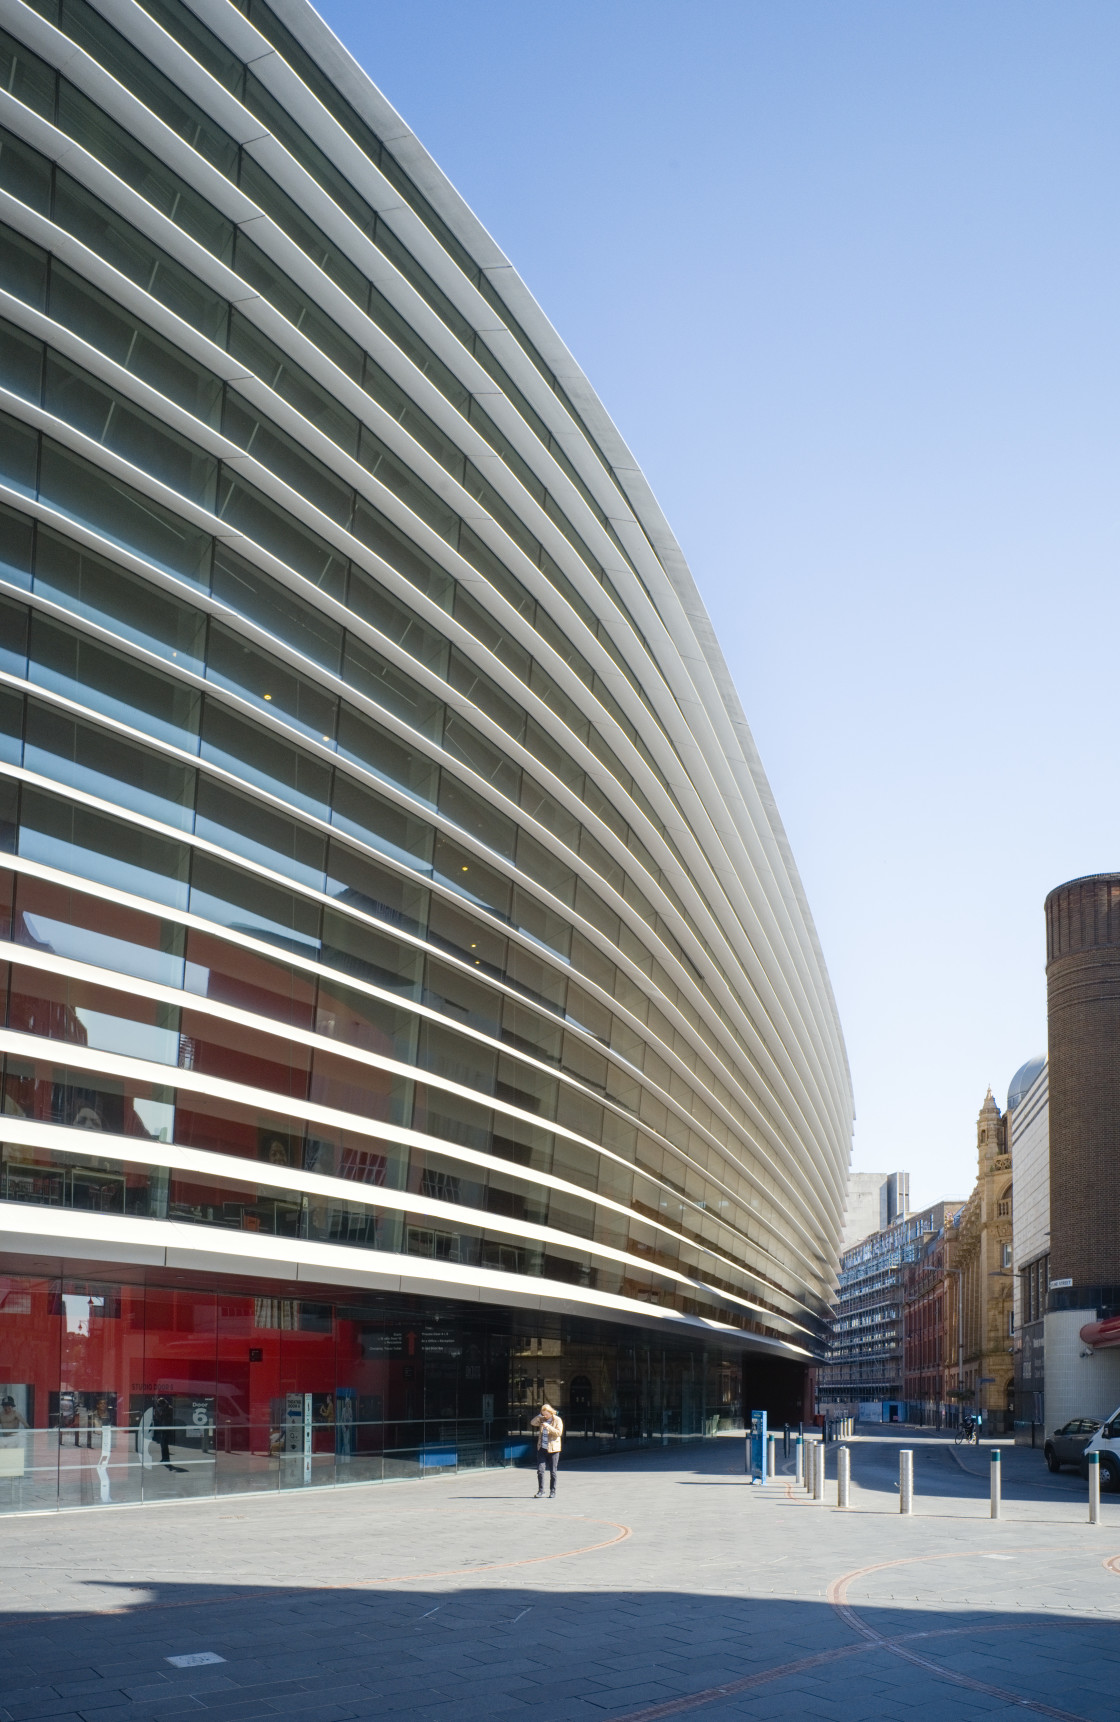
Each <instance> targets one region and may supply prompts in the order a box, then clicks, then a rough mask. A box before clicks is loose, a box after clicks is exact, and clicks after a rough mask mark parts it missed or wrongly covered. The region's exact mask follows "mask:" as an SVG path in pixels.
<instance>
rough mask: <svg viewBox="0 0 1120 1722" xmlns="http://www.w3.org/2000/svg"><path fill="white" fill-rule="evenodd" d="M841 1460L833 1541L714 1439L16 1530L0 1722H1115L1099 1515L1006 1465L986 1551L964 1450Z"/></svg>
mask: <svg viewBox="0 0 1120 1722" xmlns="http://www.w3.org/2000/svg"><path fill="white" fill-rule="evenodd" d="M901 1445H907V1446H911V1447H913V1449H914V1453H915V1457H914V1481H915V1494H916V1501H915V1514H914V1516H913V1517H912V1518H904V1517H902V1516H901V1515H900V1514H899V1512H898V1492H897V1476H898V1462H897V1451H898V1448H899V1446H901ZM851 1447H852V1481H853V1486H852V1506H851V1509H850V1510H849V1511H847V1512H843V1513H842V1512H839V1511H838V1510H837V1509H836V1506H835V1500H836V1485H835V1481H834V1480H833V1479H834V1476H835V1471H834V1460H833V1458H832V1455H831V1454H830V1462H829V1483H828V1490H827V1496H826V1502H825V1504H824V1505H821V1504H817V1503H814V1502H811V1501H809V1500H808V1499H807V1498H806V1497H805V1495H804V1493H803V1492H802V1491H799V1490H795V1489H794V1488H793V1486H792V1480H791V1478H789V1477H788V1476H787V1477H785V1478H779V1480H778V1481H777V1482H776V1483H774V1484H770V1485H768V1486H767V1487H766V1488H765V1489H761V1488H758V1487H753V1488H752V1487H751V1486H750V1485H749V1484H748V1483H747V1482H746V1481H745V1479H744V1476H743V1469H742V1453H743V1447H742V1440H741V1438H730V1437H728V1438H722V1439H720V1440H718V1441H715V1442H712V1443H710V1444H708V1445H706V1446H703V1447H689V1448H672V1449H658V1450H656V1451H654V1452H650V1453H642V1454H633V1455H624V1456H620V1457H617V1458H612V1459H604V1460H601V1461H595V1462H584V1463H580V1464H572V1465H570V1466H568V1467H567V1468H562V1470H561V1481H560V1487H561V1492H560V1495H559V1497H558V1499H557V1500H556V1501H548V1500H544V1501H536V1500H533V1499H531V1498H530V1497H531V1494H532V1490H533V1488H534V1487H535V1477H534V1476H533V1474H532V1473H530V1472H527V1471H523V1470H518V1471H496V1472H472V1473H469V1474H464V1475H460V1476H459V1477H443V1478H440V1479H438V1480H433V1481H425V1482H422V1483H421V1482H408V1483H399V1484H388V1485H382V1486H368V1485H366V1486H356V1487H353V1488H349V1489H334V1490H324V1491H320V1492H306V1493H295V1494H291V1495H281V1496H271V1497H269V1498H268V1499H260V1498H254V1497H251V1496H247V1497H228V1498H226V1499H224V1500H222V1499H218V1500H215V1501H211V1502H205V1503H197V1502H185V1503H183V1504H180V1505H168V1506H149V1507H143V1508H139V1509H137V1508H128V1507H103V1508H93V1509H90V1510H86V1511H76V1512H64V1513H55V1514H41V1515H28V1516H24V1517H18V1518H9V1519H7V1520H6V1521H4V1523H3V1526H2V1528H0V1536H2V1538H3V1544H4V1548H5V1559H4V1562H3V1568H2V1575H3V1577H2V1582H3V1587H4V1595H3V1614H2V1617H0V1625H2V1632H0V1655H2V1657H3V1691H2V1693H0V1710H2V1714H0V1722H37V1719H38V1718H43V1719H44V1722H47V1719H49V1722H78V1719H81V1722H164V1719H167V1722H179V1719H183V1722H187V1719H188V1718H192V1717H195V1716H198V1717H199V1718H200V1722H206V1719H207V1718H213V1719H214V1722H256V1719H257V1718H261V1719H266V1718H277V1719H288V1718H290V1719H291V1722H350V1719H351V1718H355V1719H356V1718H372V1717H379V1718H380V1717H391V1718H393V1719H394V1722H396V1719H399V1722H444V1719H445V1718H446V1719H447V1722H473V1719H474V1718H476V1717H477V1718H486V1719H488V1722H489V1719H502V1718H511V1719H521V1718H524V1717H526V1716H529V1715H534V1716H537V1717H540V1718H542V1719H545V1718H547V1722H593V1719H594V1722H598V1719H600V1718H610V1719H611V1722H619V1719H625V1722H639V1719H641V1722H655V1719H656V1718H659V1717H669V1716H678V1715H679V1716H684V1717H689V1716H695V1717H697V1718H698V1719H702V1722H728V1719H730V1718H751V1719H754V1718H758V1719H765V1718H785V1717H789V1718H816V1717H821V1718H835V1719H836V1722H860V1719H861V1718H864V1717H867V1718H887V1719H893V1718H895V1717H898V1718H900V1719H901V1718H907V1719H908V1722H912V1719H913V1718H915V1717H917V1718H920V1719H921V1722H939V1719H940V1718H941V1717H945V1718H950V1717H952V1718H955V1719H957V1722H971V1719H973V1718H980V1717H984V1718H1003V1717H1004V1716H1008V1717H1010V1716H1011V1715H1012V1714H1015V1715H1022V1714H1023V1713H1024V1711H1026V1712H1027V1713H1028V1714H1030V1713H1033V1714H1035V1715H1041V1716H1049V1717H1059V1718H1066V1719H1067V1722H1068V1719H1077V1722H1082V1719H1084V1722H1113V1719H1114V1718H1115V1717H1116V1714H1117V1709H1118V1693H1120V1499H1114V1498H1109V1497H1106V1499H1105V1502H1104V1505H1103V1508H1102V1520H1103V1522H1102V1523H1101V1524H1100V1525H1099V1526H1095V1527H1094V1526H1090V1525H1089V1524H1088V1523H1087V1505H1086V1503H1087V1493H1086V1486H1085V1484H1084V1483H1083V1482H1081V1481H1080V1479H1078V1478H1076V1477H1074V1476H1069V1475H1065V1476H1061V1477H1050V1476H1049V1475H1048V1474H1047V1472H1046V1470H1045V1467H1044V1465H1043V1462H1042V1456H1041V1454H1039V1453H1033V1454H1032V1453H1029V1452H1024V1451H1022V1450H1019V1451H1016V1450H1015V1449H1013V1448H1007V1447H1005V1448H1004V1449H1003V1452H1004V1459H1003V1466H1004V1484H1003V1489H1004V1507H1003V1517H1002V1518H1001V1519H1000V1520H999V1521H998V1522H996V1523H993V1522H992V1520H991V1519H990V1516H989V1510H988V1492H987V1491H988V1478H987V1471H988V1459H987V1454H986V1452H985V1451H984V1449H980V1450H979V1451H977V1450H976V1449H967V1450H956V1449H954V1448H953V1447H952V1446H951V1444H949V1443H947V1442H945V1441H942V1440H937V1439H933V1438H930V1437H925V1438H923V1437H922V1436H921V1435H920V1434H918V1433H917V1432H909V1431H899V1432H897V1434H896V1433H893V1432H892V1434H890V1435H888V1434H886V1433H884V1434H883V1435H881V1436H878V1437H866V1438H862V1439H857V1440H856V1441H854V1442H853V1443H852V1444H851ZM830 1502H831V1504H830ZM202 1653H209V1654H210V1655H211V1656H212V1657H219V1658H221V1659H222V1660H221V1661H208V1662H205V1663H198V1664H195V1665H192V1666H187V1667H178V1666H175V1665H173V1664H172V1662H171V1661H169V1660H168V1659H169V1658H172V1657H182V1656H188V1657H189V1656H197V1655H200V1654H202Z"/></svg>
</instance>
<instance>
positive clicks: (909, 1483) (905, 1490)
mask: <svg viewBox="0 0 1120 1722" xmlns="http://www.w3.org/2000/svg"><path fill="white" fill-rule="evenodd" d="M898 1510H899V1512H900V1513H912V1512H913V1511H914V1453H913V1449H912V1448H910V1447H900V1448H899V1453H898Z"/></svg>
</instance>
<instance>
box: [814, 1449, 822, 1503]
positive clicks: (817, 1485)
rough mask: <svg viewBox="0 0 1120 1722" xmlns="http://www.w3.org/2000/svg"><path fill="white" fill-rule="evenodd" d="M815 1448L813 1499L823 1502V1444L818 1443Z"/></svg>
mask: <svg viewBox="0 0 1120 1722" xmlns="http://www.w3.org/2000/svg"><path fill="white" fill-rule="evenodd" d="M816 1446H817V1464H816V1469H815V1470H814V1472H813V1499H814V1501H823V1500H824V1442H823V1441H818V1442H817V1444H816Z"/></svg>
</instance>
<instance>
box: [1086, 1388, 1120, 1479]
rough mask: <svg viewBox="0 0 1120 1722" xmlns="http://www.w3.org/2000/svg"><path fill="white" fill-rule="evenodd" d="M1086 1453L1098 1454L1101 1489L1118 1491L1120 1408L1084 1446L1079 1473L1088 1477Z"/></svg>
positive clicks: (1099, 1427)
mask: <svg viewBox="0 0 1120 1722" xmlns="http://www.w3.org/2000/svg"><path fill="white" fill-rule="evenodd" d="M1086 1453H1099V1454H1100V1461H1099V1463H1100V1468H1101V1488H1102V1490H1103V1489H1120V1406H1117V1408H1116V1410H1115V1411H1114V1412H1113V1413H1112V1416H1111V1417H1109V1418H1107V1419H1106V1420H1105V1422H1103V1423H1101V1424H1099V1425H1098V1426H1097V1431H1096V1434H1095V1435H1093V1436H1092V1437H1091V1439H1090V1440H1089V1441H1087V1442H1086V1444H1085V1453H1083V1454H1082V1455H1081V1472H1082V1475H1083V1476H1086V1475H1088V1471H1089V1461H1088V1459H1087V1458H1086V1457H1085V1454H1086Z"/></svg>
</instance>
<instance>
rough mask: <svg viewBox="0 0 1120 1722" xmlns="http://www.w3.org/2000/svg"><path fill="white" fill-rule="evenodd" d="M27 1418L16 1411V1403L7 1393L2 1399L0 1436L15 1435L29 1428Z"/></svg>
mask: <svg viewBox="0 0 1120 1722" xmlns="http://www.w3.org/2000/svg"><path fill="white" fill-rule="evenodd" d="M28 1427H29V1425H28V1422H27V1418H26V1417H23V1416H21V1414H20V1413H19V1412H18V1411H17V1410H16V1402H15V1400H14V1399H13V1398H12V1396H11V1394H10V1393H5V1395H4V1397H3V1399H0V1435H14V1434H15V1433H16V1432H17V1430H19V1429H26V1428H28Z"/></svg>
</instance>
